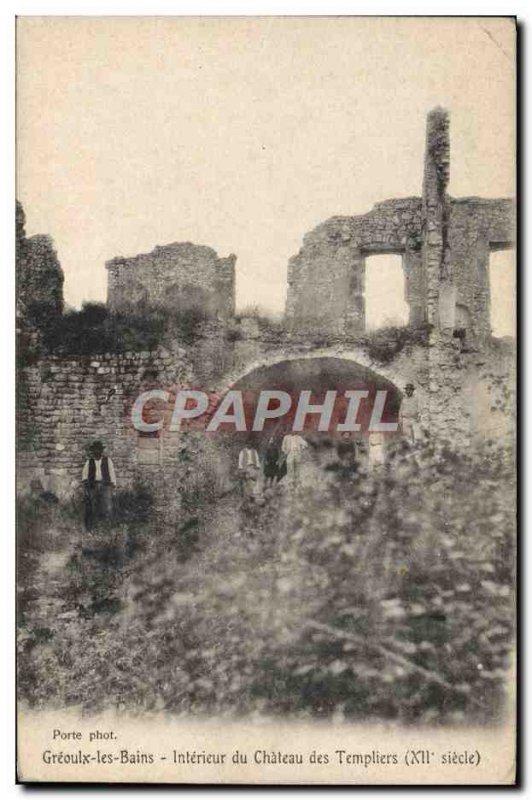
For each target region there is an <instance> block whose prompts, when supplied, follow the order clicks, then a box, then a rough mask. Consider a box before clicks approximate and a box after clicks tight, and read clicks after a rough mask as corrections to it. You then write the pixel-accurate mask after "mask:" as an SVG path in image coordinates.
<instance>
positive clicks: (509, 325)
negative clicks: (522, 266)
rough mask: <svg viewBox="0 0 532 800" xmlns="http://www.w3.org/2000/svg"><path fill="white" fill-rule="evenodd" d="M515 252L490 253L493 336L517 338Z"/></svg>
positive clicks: (499, 251)
mask: <svg viewBox="0 0 532 800" xmlns="http://www.w3.org/2000/svg"><path fill="white" fill-rule="evenodd" d="M515 272H516V262H515V250H495V251H493V252H491V253H490V260H489V279H490V323H491V333H492V335H493V336H497V337H503V336H513V337H515V327H516V308H515V306H516V297H515Z"/></svg>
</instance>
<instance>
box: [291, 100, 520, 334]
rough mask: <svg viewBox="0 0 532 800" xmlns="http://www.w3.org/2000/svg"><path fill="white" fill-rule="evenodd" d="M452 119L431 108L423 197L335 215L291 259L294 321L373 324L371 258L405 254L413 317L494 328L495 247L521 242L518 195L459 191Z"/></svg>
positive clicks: (477, 330)
mask: <svg viewBox="0 0 532 800" xmlns="http://www.w3.org/2000/svg"><path fill="white" fill-rule="evenodd" d="M449 157H450V145H449V119H448V114H447V112H446V111H444V110H442V109H435V110H434V111H432V112H431V113H430V114H429V116H428V122H427V140H426V152H425V173H424V180H423V195H422V197H407V198H404V199H399V200H386V201H384V202H382V203H377V205H376V206H375V207H374V208H373V209H372V211H370V212H369V213H368V214H364V215H362V216H357V217H331V219H329V220H327V221H326V222H324V223H322V224H321V225H319V226H318V227H317V228H315V229H314V230H313V231H311V232H310V233H308V234H307V235H306V236H305V238H304V240H303V247H302V248H301V250H300V251H299V253H298V254H297V255H296V256H294V257H293V258H292V259H291V260H290V263H289V267H288V296H287V302H286V316H287V321H288V322H289V323H290V325H291V326H292V327H296V328H297V327H300V326H304V325H305V324H307V323H308V324H309V325H312V326H314V327H315V326H318V327H319V328H321V329H322V330H325V331H331V330H335V331H337V332H339V333H345V334H353V333H357V332H361V331H364V330H365V260H366V257H367V256H370V255H378V254H382V253H394V254H398V255H400V256H401V257H402V263H403V270H404V275H405V286H406V297H405V299H406V301H407V303H408V305H409V309H410V320H409V321H410V323H412V324H417V323H422V322H428V323H430V324H431V325H434V326H435V327H437V328H443V329H453V328H455V327H465V328H467V329H468V330H469V332H470V333H471V334H472V335H473V336H486V335H488V334H489V333H490V291H489V273H488V266H489V254H490V251H492V250H499V249H503V248H511V247H513V246H514V243H515V222H514V220H515V209H514V204H513V202H512V200H508V199H502V200H482V199H480V198H477V197H465V198H458V199H455V198H451V197H449V196H448V195H447V184H448V180H449Z"/></svg>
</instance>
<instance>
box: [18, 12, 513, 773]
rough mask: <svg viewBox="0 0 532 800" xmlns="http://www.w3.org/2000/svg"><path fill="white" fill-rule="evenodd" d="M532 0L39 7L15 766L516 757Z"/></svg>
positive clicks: (234, 766) (25, 210)
mask: <svg viewBox="0 0 532 800" xmlns="http://www.w3.org/2000/svg"><path fill="white" fill-rule="evenodd" d="M515 141H516V22H515V19H514V18H512V17H479V18H474V17H468V18H459V17H455V18H450V17H449V18H447V17H430V18H423V17H417V18H414V17H408V18H407V17H404V18H401V17H367V18H362V17H361V18H357V17H338V18H333V17H331V18H327V17H320V18H312V17H308V18H306V17H290V18H282V17H239V18H222V17H219V18H217V17H189V18H185V17H125V18H116V17H20V18H19V19H18V21H17V204H16V234H17V252H16V275H17V470H18V477H17V520H18V524H17V570H18V577H17V586H18V594H17V597H18V607H17V630H18V641H17V646H18V652H17V667H18V689H17V691H18V695H17V696H18V733H17V735H18V761H17V774H18V779H19V781H21V782H25V783H26V782H87V783H102V782H104V783H116V782H126V783H130V782H133V783H190V784H198V783H199V784H201V783H203V784H217V783H219V784H228V783H229V784H231V783H232V784H309V785H312V784H324V785H329V784H338V785H356V784H386V785H399V784H403V785H404V784H455V785H456V784H473V785H480V784H484V785H494V784H512V783H514V782H515V780H516V729H515V714H516V700H515V697H516V685H515V665H516V644H515V638H516V599H515V598H516V585H515V575H516V453H515V443H516V429H515V423H516V414H515V394H516V391H515V390H516V375H515V368H516V352H515V344H516V318H515V307H516V297H515V294H516V288H515V286H516V283H515V281H516V279H515V273H516V260H515V259H516V252H515V247H516V190H515V162H516V146H515Z"/></svg>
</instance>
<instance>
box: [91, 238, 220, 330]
mask: <svg viewBox="0 0 532 800" xmlns="http://www.w3.org/2000/svg"><path fill="white" fill-rule="evenodd" d="M235 263H236V256H234V255H230V256H228V257H227V258H220V257H219V256H218V255H217V253H216V252H215V251H214V250H213V249H212V248H210V247H205V246H203V245H196V244H191V243H190V242H178V243H175V244H168V245H164V246H162V247H159V246H158V247H156V248H155V249H154V250H152V252H151V253H145V254H141V255H137V256H134V257H132V258H113V259H112V260H111V261H108V262H107V263H106V267H107V271H108V284H107V303H108V305H109V307H110V308H111V310H112V311H128V310H131V309H132V308H133V309H134V308H139V307H140V308H143V307H146V306H157V307H162V308H166V309H168V310H173V311H176V312H179V311H182V310H184V309H190V308H191V307H197V308H199V309H202V310H206V311H207V312H208V313H209V314H212V315H216V316H219V317H222V318H228V317H231V316H233V315H234V311H235Z"/></svg>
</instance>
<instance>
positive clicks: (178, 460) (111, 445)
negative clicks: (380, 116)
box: [18, 109, 515, 508]
mask: <svg viewBox="0 0 532 800" xmlns="http://www.w3.org/2000/svg"><path fill="white" fill-rule="evenodd" d="M449 161H450V146H449V120H448V115H447V113H446V112H445V111H443V110H442V109H435V110H434V111H432V112H431V113H430V114H429V116H428V124H427V138H426V153H425V169H424V180H423V187H422V196H421V197H410V198H405V199H398V200H386V201H384V202H382V203H378V204H377V205H376V206H375V207H374V208H373V210H371V211H370V212H369V213H367V214H364V215H362V216H356V217H332V218H331V219H329V220H327V221H326V222H324V223H323V224H321V225H319V226H318V227H317V228H316V229H315V230H313V231H311V232H310V233H308V234H307V235H306V236H305V238H304V241H303V246H302V248H301V250H300V252H299V253H298V254H297V255H296V256H294V257H293V258H292V259H291V260H290V263H289V271H288V295H287V303H286V317H285V321H284V324H283V325H282V326H281V327H277V328H272V327H268V326H264V324H263V323H262V322H260V321H257V320H256V319H252V318H248V319H244V320H237V319H236V318H235V316H234V302H235V300H234V298H235V275H234V272H235V260H236V259H235V256H228V257H227V258H220V257H218V255H217V254H216V253H215V252H214V250H212V249H211V248H209V247H202V246H197V245H193V244H190V243H182V244H171V245H167V246H164V247H156V248H155V250H154V251H153V252H151V253H149V254H147V255H139V256H136V257H134V258H129V259H125V258H119V259H113V260H112V261H109V262H108V263H107V269H108V278H109V283H108V303H109V306H110V308H111V309H112V310H114V311H122V312H127V311H129V310H131V309H133V310H136V311H137V312H138V311H144V312H145V313H149V309H150V308H151V307H155V308H166V309H167V310H169V311H172V310H173V311H175V312H176V313H178V314H179V313H180V312H181V311H182V310H183V309H185V308H187V309H188V308H190V307H191V306H192V307H193V306H197V307H203V308H204V309H206V310H207V311H208V312H209V313H208V320H209V321H208V322H206V323H205V324H204V325H203V327H202V328H201V330H200V331H199V332H198V335H197V337H196V339H195V341H194V342H192V343H188V344H185V343H184V342H182V341H177V340H176V341H165V342H164V347H163V346H161V347H159V348H158V349H157V350H156V351H153V352H141V353H122V354H112V353H102V354H99V355H92V356H71V357H68V358H60V357H57V356H48V357H43V358H41V359H40V360H39V361H38V362H37V363H34V364H32V365H29V366H26V367H23V368H22V369H21V370H20V390H19V397H18V446H19V457H18V466H19V487H20V489H21V490H24V489H25V487H27V486H28V484H29V482H30V480H31V479H32V478H33V477H38V478H40V480H41V481H42V482H43V484H44V485H45V487H46V488H48V489H50V490H52V491H55V492H57V493H58V494H60V495H63V494H68V493H69V492H71V491H75V490H76V486H78V485H79V477H80V474H81V467H82V464H83V461H84V458H85V454H86V447H87V445H88V444H89V443H90V442H91V441H92V440H93V439H95V438H98V439H103V440H104V441H105V443H106V446H107V448H108V451H109V453H110V454H111V455H112V457H113V460H114V461H115V464H116V467H117V473H118V475H119V476H120V483H121V485H122V486H124V485H127V484H128V483H131V482H133V481H134V480H135V478H137V477H140V478H141V479H142V480H147V481H151V482H152V484H153V486H154V487H155V489H156V491H157V493H158V494H159V495H160V496H161V498H162V501H161V502H162V505H163V506H164V505H165V504H166V507H167V508H172V507H175V503H176V502H178V498H179V493H180V491H181V489H183V488H184V487H186V486H187V482H189V480H192V478H194V479H197V476H198V475H203V474H204V475H206V476H207V478H206V479H207V480H208V481H210V480H211V477H210V476H211V474H212V471H213V469H214V470H215V471H216V470H218V472H219V474H220V476H221V479H222V480H223V472H224V465H223V464H221V465H220V464H218V462H217V457H218V456H217V454H216V447H215V443H213V442H212V441H211V440H209V439H208V437H206V436H199V438H198V437H196V438H195V436H194V435H192V434H185V435H182V436H177V437H176V436H175V435H174V436H173V437H171V436H168V435H167V434H166V433H164V432H163V433H162V434H161V436H159V437H158V438H151V439H145V438H143V437H142V436H140V435H139V434H138V432H137V431H136V430H135V429H134V428H133V426H132V424H131V419H130V414H129V411H130V409H131V405H132V403H133V401H134V399H135V397H136V396H137V395H138V393H139V392H141V391H143V390H144V389H146V388H152V387H156V386H164V387H170V386H172V385H190V386H201V387H202V388H204V389H206V390H208V391H212V390H216V391H223V390H224V389H226V388H228V387H230V386H232V385H234V384H235V382H238V381H239V380H241V379H242V378H243V376H246V375H248V374H249V373H251V371H252V370H254V371H256V370H257V369H259V370H260V369H261V368H265V367H266V366H267V365H273V364H276V363H279V362H282V361H286V360H291V359H302V358H307V359H313V358H314V359H315V358H319V357H322V358H340V359H343V360H345V361H347V362H349V363H350V364H351V365H353V367H354V368H356V367H357V365H362V366H363V367H365V368H368V369H371V370H373V371H374V372H375V373H377V374H378V375H379V376H382V377H383V378H385V379H386V380H387V381H389V382H391V383H392V384H393V385H394V386H396V387H397V391H398V392H399V393H400V392H401V391H402V389H403V387H404V384H405V382H406V381H412V382H413V383H415V385H416V387H417V389H416V391H417V395H418V397H419V401H420V407H421V417H422V423H423V425H424V427H425V428H426V429H428V430H430V432H431V435H434V436H438V435H440V434H443V435H445V436H448V437H454V438H456V437H463V438H464V439H465V440H466V441H467V439H468V437H471V436H473V435H475V434H476V433H479V432H480V434H481V435H482V436H484V437H486V436H488V435H489V436H491V435H497V434H498V433H500V431H501V430H506V429H508V425H510V427H511V425H512V418H513V417H512V412H513V405H512V402H510V403H508V394H511V391H510V392H508V391H507V390H506V389H505V387H510V390H511V389H512V388H513V386H514V379H513V376H512V370H513V364H514V353H513V349H512V347H511V345H510V346H509V347H507V344H508V343H505V344H504V346H503V343H499V344H498V345H497V346H496V347H494V346H493V343H492V340H491V338H490V335H489V334H490V287H489V272H488V264H489V254H490V252H491V251H493V250H497V249H500V248H509V247H513V246H514V242H515V210H514V204H513V201H512V200H509V199H500V200H499V199H498V200H482V199H479V198H476V197H470V198H460V199H455V198H451V197H449V196H448V195H447V185H448V179H449ZM379 253H396V254H399V255H400V256H401V257H402V264H403V270H404V275H405V286H406V300H407V302H408V305H409V308H410V323H411V326H412V329H413V330H415V329H416V326H419V327H420V328H421V329H423V330H424V331H425V333H426V335H427V337H428V338H426V339H424V340H419V341H415V340H411V341H410V344H407V345H405V346H404V347H402V349H401V350H400V351H398V352H397V353H395V354H394V355H393V356H392V358H391V359H387V360H383V359H380V357H379V355H378V353H377V354H376V353H375V351H374V349H372V347H371V341H370V338H369V337H368V335H367V334H366V332H365V259H366V258H367V257H368V256H369V255H371V254H379ZM457 328H459V329H461V330H464V329H465V331H466V334H467V341H468V342H472V343H473V346H472V347H471V348H470V350H469V355H462V354H461V353H459V352H457V349H456V343H457V340H456V338H455V337H453V332H454V331H455V330H456V329H457ZM494 374H495V375H496V379H495V380H494V378H493V376H494ZM497 387H499V388H497ZM500 387H502V389H504V391H505V393H504V398H502V397H501V396H499V395H500V391H501V388H500ZM498 393H499V394H498ZM503 399H504V403H503ZM503 406H504V407H503ZM218 455H219V454H218ZM222 460H223V459H222ZM216 464H218V466H216ZM218 467H219V469H218ZM209 470H210V472H209ZM190 476H192V478H191V477H190ZM212 480H215V478H212ZM176 498H177V500H176Z"/></svg>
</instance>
